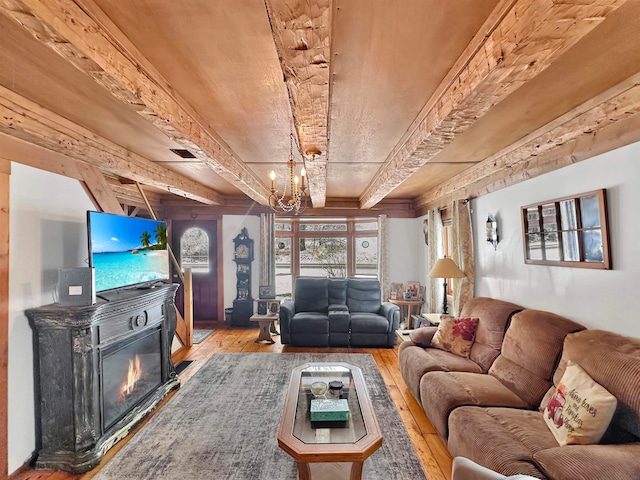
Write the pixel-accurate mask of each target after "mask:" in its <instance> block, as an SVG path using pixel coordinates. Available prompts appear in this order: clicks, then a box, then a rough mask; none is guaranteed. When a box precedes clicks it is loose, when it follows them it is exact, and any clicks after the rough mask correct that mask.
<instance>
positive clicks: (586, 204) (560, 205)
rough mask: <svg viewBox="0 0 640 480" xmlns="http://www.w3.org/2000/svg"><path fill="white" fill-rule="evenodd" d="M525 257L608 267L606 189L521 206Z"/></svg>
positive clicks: (564, 264) (566, 264)
mask: <svg viewBox="0 0 640 480" xmlns="http://www.w3.org/2000/svg"><path fill="white" fill-rule="evenodd" d="M522 230H523V237H524V261H525V263H528V264H534V265H556V266H562V267H578V268H595V269H603V270H610V269H611V252H610V249H609V229H608V219H607V195H606V190H605V189H601V190H595V191H592V192H587V193H581V194H579V195H573V196H570V197H564V198H558V199H555V200H549V201H546V202H543V203H537V204H533V205H526V206H524V207H522Z"/></svg>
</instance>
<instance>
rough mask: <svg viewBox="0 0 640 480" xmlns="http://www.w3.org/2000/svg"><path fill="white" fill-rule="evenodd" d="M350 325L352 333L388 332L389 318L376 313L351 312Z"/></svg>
mask: <svg viewBox="0 0 640 480" xmlns="http://www.w3.org/2000/svg"><path fill="white" fill-rule="evenodd" d="M349 315H350V317H351V318H350V320H349V325H350V328H351V333H363V332H367V333H388V332H389V331H390V324H389V320H387V319H386V317H383V316H382V315H376V314H375V313H362V312H351V313H350V314H349Z"/></svg>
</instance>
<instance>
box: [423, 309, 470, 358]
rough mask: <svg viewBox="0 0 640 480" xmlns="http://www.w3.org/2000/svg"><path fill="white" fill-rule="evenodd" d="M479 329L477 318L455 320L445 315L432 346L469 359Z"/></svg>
mask: <svg viewBox="0 0 640 480" xmlns="http://www.w3.org/2000/svg"><path fill="white" fill-rule="evenodd" d="M477 327H478V319H477V318H470V317H464V318H453V317H445V316H444V315H443V316H442V320H440V325H438V331H437V332H436V334H435V335H434V336H433V339H432V340H431V346H432V347H435V348H439V349H440V350H445V351H447V352H451V353H455V354H456V355H460V356H461V357H465V358H469V353H471V346H472V345H473V340H474V339H475V338H476V328H477Z"/></svg>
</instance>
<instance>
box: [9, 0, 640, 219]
mask: <svg viewBox="0 0 640 480" xmlns="http://www.w3.org/2000/svg"><path fill="white" fill-rule="evenodd" d="M0 12H2V15H0V32H2V34H1V36H0V38H2V40H0V64H2V65H3V68H2V69H1V70H0V113H1V114H0V157H2V158H7V157H9V158H8V159H10V160H14V161H22V162H24V163H28V164H31V165H35V166H38V167H40V168H49V169H50V170H52V171H55V172H56V173H63V174H69V175H70V176H78V177H80V178H83V175H82V172H85V175H84V178H86V172H87V171H89V172H92V175H91V177H92V178H94V179H95V173H96V171H95V168H97V169H99V170H100V171H101V172H102V173H103V174H104V175H106V176H107V180H108V181H107V182H99V181H98V180H94V181H96V182H98V183H97V184H99V185H101V188H105V186H107V185H109V186H110V187H111V188H112V190H113V191H114V192H115V193H116V195H117V196H118V198H119V199H120V201H121V203H123V204H124V205H134V204H135V200H132V198H134V197H135V192H134V189H132V188H131V187H130V186H128V184H130V183H131V182H132V181H138V182H140V183H142V184H144V185H145V186H146V187H147V188H149V189H150V191H151V192H152V197H153V198H154V201H156V202H158V203H163V202H164V203H166V204H167V205H169V204H172V205H182V204H184V205H185V206H190V205H197V204H200V205H212V206H218V207H220V208H231V206H234V208H238V206H240V207H241V208H248V207H249V206H250V205H251V204H252V203H253V202H256V203H258V204H261V205H266V204H267V202H268V196H269V190H268V188H269V184H270V182H269V180H268V177H267V173H268V171H269V170H272V169H273V170H275V172H276V174H277V176H278V182H277V185H278V187H280V186H281V185H282V180H283V179H284V178H285V176H286V174H287V172H286V161H287V160H288V158H289V150H290V145H289V138H290V132H294V137H295V140H296V141H295V146H294V159H295V160H296V162H297V163H298V164H302V163H304V164H305V166H306V170H307V172H308V183H309V186H310V189H309V190H310V196H311V200H312V203H313V210H312V211H313V212H316V213H322V212H324V213H326V212H327V211H334V212H335V211H336V210H331V209H336V208H340V209H341V210H340V211H350V210H351V211H354V212H357V213H358V214H366V213H367V211H370V212H377V211H381V209H382V210H384V209H385V207H384V206H386V208H387V209H388V210H393V209H394V208H401V209H402V210H403V212H404V214H406V215H420V214H422V213H424V211H425V210H426V209H428V208H435V207H443V206H445V205H447V204H448V202H450V201H451V200H452V199H455V198H464V197H466V198H469V197H473V196H477V195H479V194H483V193H487V192H490V191H493V190H495V189H498V188H502V187H504V186H506V185H510V184H513V183H516V182H518V181H522V180H525V179H527V178H530V177H531V176H534V175H539V174H541V173H545V172H547V171H550V170H552V169H554V168H560V167H562V166H565V165H567V164H569V163H573V162H575V161H579V160H582V159H584V158H588V157H589V156H590V155H593V154H595V153H598V152H600V151H603V150H604V149H606V148H615V147H617V146H620V145H621V144H624V143H625V142H627V143H628V142H631V141H635V140H638V139H640V130H638V129H637V128H636V125H638V124H639V123H640V122H638V120H637V118H636V117H635V115H636V114H637V113H638V109H639V108H640V102H639V99H640V93H638V92H637V89H638V88H637V85H638V81H637V80H638V78H640V77H638V75H639V74H640V28H639V27H640V0H597V1H589V2H587V1H584V0H455V1H442V0H406V1H403V2H388V1H384V0H374V1H371V0H305V1H300V0H237V1H233V2H228V1H223V0H190V1H189V2H175V1H172V0H137V1H136V2H123V1H120V0H47V1H46V2H41V1H39V0H0ZM600 138H602V139H603V142H602V144H601V143H600ZM616 139H617V140H616ZM605 140H606V141H605ZM172 149H174V150H175V149H186V150H188V151H189V152H190V153H191V154H192V157H191V158H182V157H179V156H177V155H175V154H174V153H173V152H172V151H171V150H172ZM12 152H14V153H13V155H15V156H12ZM15 152H19V154H17V153H15ZM60 158H66V159H68V160H66V161H60V160H59V159H60ZM73 162H82V164H83V165H84V164H89V165H91V167H92V169H89V170H87V169H86V168H84V169H83V168H78V167H73V166H71V165H72V163H73ZM63 165H64V166H63ZM78 172H80V173H78ZM243 199H244V200H243ZM398 205H401V207H398ZM381 206H382V208H381Z"/></svg>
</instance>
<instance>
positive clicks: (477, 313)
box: [460, 297, 522, 373]
mask: <svg viewBox="0 0 640 480" xmlns="http://www.w3.org/2000/svg"><path fill="white" fill-rule="evenodd" d="M520 310H522V307H521V306H519V305H516V304H514V303H509V302H504V301H502V300H496V299H494V298H487V297H476V298H472V299H471V300H469V301H468V302H467V303H465V304H464V306H463V307H462V311H461V312H460V316H461V317H473V318H478V319H479V321H478V328H477V329H476V338H475V341H474V342H473V346H472V347H471V353H470V354H469V358H470V359H471V360H473V361H474V362H475V363H477V364H478V365H480V368H481V369H482V371H483V372H485V373H486V372H487V371H488V370H489V367H491V364H492V363H493V361H494V360H495V359H496V357H497V356H498V355H499V354H500V347H502V339H503V338H504V333H505V331H506V329H507V325H508V324H509V320H510V319H511V316H512V315H513V314H514V313H515V312H518V311H520Z"/></svg>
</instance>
